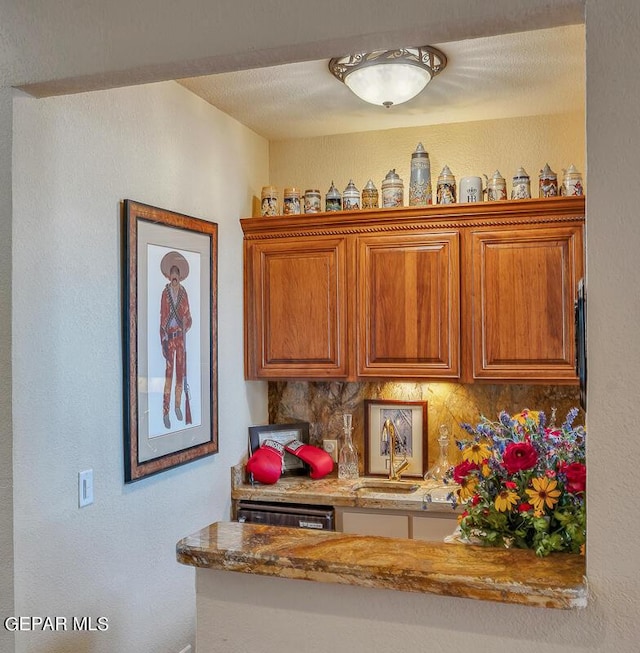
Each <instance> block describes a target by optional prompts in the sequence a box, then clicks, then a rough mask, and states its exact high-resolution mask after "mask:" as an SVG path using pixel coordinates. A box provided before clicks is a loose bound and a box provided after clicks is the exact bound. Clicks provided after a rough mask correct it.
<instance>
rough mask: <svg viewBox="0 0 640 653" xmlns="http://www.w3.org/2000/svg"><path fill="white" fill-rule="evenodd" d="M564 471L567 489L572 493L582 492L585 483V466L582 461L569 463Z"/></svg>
mask: <svg viewBox="0 0 640 653" xmlns="http://www.w3.org/2000/svg"><path fill="white" fill-rule="evenodd" d="M564 472H565V474H566V476H567V490H568V491H569V492H571V493H572V494H580V492H584V490H585V487H586V485H587V468H586V467H585V466H584V465H583V464H582V463H571V464H570V465H567V467H566V469H565V470H564Z"/></svg>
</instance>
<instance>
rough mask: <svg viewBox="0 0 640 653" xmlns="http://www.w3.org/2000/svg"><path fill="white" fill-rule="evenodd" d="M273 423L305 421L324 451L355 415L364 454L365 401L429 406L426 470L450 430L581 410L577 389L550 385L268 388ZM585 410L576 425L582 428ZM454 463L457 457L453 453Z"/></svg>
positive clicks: (457, 432)
mask: <svg viewBox="0 0 640 653" xmlns="http://www.w3.org/2000/svg"><path fill="white" fill-rule="evenodd" d="M268 391H269V422H270V423H271V424H282V423H286V422H291V421H297V420H300V421H303V422H309V424H310V440H311V444H315V445H318V446H321V443H322V440H324V439H325V438H328V439H339V437H340V436H341V435H342V415H343V414H344V413H351V414H352V415H353V427H354V430H353V440H354V443H355V445H356V447H357V448H358V450H359V452H360V454H361V455H360V458H361V463H360V464H361V472H362V452H363V451H364V400H365V399H384V400H386V399H392V400H402V401H424V402H426V403H427V434H428V435H427V440H428V445H427V455H428V467H430V466H431V465H432V464H433V463H434V462H435V460H436V458H437V456H438V444H437V439H438V429H439V427H440V425H441V424H446V425H447V426H448V427H449V430H450V433H451V434H452V437H453V438H462V437H464V431H463V430H462V429H461V428H460V423H462V422H469V423H471V424H477V423H478V420H479V418H480V416H481V415H486V416H487V417H489V418H491V419H495V418H496V417H497V415H498V413H499V412H500V411H501V410H506V411H507V412H509V413H517V412H520V411H521V410H522V409H524V408H529V409H531V410H542V411H544V412H545V413H546V415H547V417H548V418H550V416H551V409H552V407H555V408H557V422H558V423H560V422H562V421H563V419H564V417H565V415H566V414H567V412H568V410H569V409H570V408H573V407H574V406H576V407H578V406H579V405H580V401H579V399H580V395H579V390H578V388H577V387H576V386H550V385H505V384H499V385H489V384H480V383H476V384H468V385H464V384H459V383H412V382H408V383H407V382H402V383H399V382H380V383H339V382H332V383H326V382H291V381H278V382H276V381H272V382H269V390H268ZM584 419H585V415H584V412H583V411H582V410H581V411H580V414H579V415H578V417H577V419H576V423H579V424H584ZM449 453H450V458H451V459H452V462H457V460H458V458H457V456H458V451H457V448H456V447H455V446H453V443H452V446H451V448H450V452H449Z"/></svg>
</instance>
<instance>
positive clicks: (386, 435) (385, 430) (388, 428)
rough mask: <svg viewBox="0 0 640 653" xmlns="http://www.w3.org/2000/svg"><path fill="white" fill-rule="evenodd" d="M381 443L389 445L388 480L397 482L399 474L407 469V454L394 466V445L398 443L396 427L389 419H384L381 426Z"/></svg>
mask: <svg viewBox="0 0 640 653" xmlns="http://www.w3.org/2000/svg"><path fill="white" fill-rule="evenodd" d="M380 439H381V440H382V442H386V443H388V445H389V480H390V481H399V480H400V474H402V472H403V471H404V470H405V469H407V467H409V461H408V460H407V452H406V451H405V453H404V458H403V459H402V460H401V461H400V462H399V463H398V464H397V465H396V443H397V441H398V434H397V432H396V427H395V426H394V425H393V422H392V421H391V420H390V419H386V420H385V421H384V424H383V426H382V433H381V434H380Z"/></svg>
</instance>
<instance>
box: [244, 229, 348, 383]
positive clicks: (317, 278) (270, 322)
mask: <svg viewBox="0 0 640 653" xmlns="http://www.w3.org/2000/svg"><path fill="white" fill-rule="evenodd" d="M345 257H346V246H345V240H344V239H343V238H318V239H314V240H313V241H312V240H306V241H302V242H294V241H289V240H277V241H274V242H272V241H265V242H258V243H254V244H253V245H252V246H250V247H249V248H248V249H247V259H248V262H249V268H250V269H249V274H248V275H247V277H248V280H247V282H248V284H249V289H248V290H246V292H245V298H246V300H247V306H246V307H245V310H246V311H247V312H248V313H249V314H250V315H251V316H252V320H253V323H252V324H251V325H248V327H249V328H248V337H247V339H246V345H247V371H248V376H249V377H250V378H296V377H299V378H318V377H320V378H322V377H325V376H331V377H333V378H335V377H340V376H346V374H347V367H346V313H345V305H346V280H345V268H346V258H345Z"/></svg>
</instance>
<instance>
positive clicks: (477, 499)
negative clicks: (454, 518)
mask: <svg viewBox="0 0 640 653" xmlns="http://www.w3.org/2000/svg"><path fill="white" fill-rule="evenodd" d="M481 500H482V499H480V495H479V494H474V495H473V496H472V497H471V505H472V506H477V505H478V504H479V503H480V501H481Z"/></svg>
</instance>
